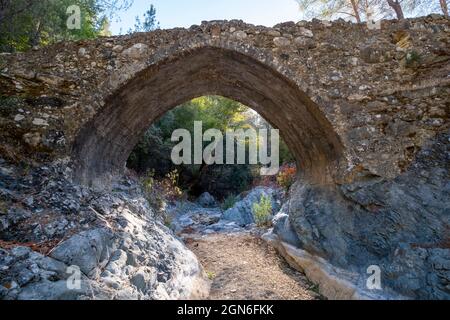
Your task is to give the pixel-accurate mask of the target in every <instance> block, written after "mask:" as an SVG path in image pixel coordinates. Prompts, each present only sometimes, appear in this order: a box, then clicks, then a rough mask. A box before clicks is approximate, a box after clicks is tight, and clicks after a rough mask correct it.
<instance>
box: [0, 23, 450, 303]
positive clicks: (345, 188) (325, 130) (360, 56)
mask: <svg viewBox="0 0 450 320" xmlns="http://www.w3.org/2000/svg"><path fill="white" fill-rule="evenodd" d="M449 32H450V24H449V20H448V19H446V18H444V17H440V16H432V17H424V18H418V19H410V20H406V21H403V22H395V21H383V22H382V24H381V29H379V30H370V29H368V28H367V26H366V25H364V24H352V23H349V22H344V21H336V22H323V21H317V20H314V21H312V22H299V23H293V22H288V23H282V24H279V25H276V26H274V27H273V28H267V27H262V26H254V25H249V24H245V23H243V22H242V21H212V22H204V23H202V24H201V25H195V26H192V27H191V28H189V29H172V30H157V31H154V32H150V33H141V34H134V35H127V36H119V37H110V38H100V39H97V40H92V41H80V42H67V43H60V44H57V45H53V46H50V47H46V48H42V49H38V50H34V51H31V52H28V53H17V54H1V55H0V70H1V74H0V86H1V91H0V93H1V97H0V99H1V100H0V107H1V109H0V128H1V131H0V135H1V137H0V139H1V141H2V143H1V149H0V150H1V154H2V156H3V157H4V158H7V159H10V160H11V161H15V160H17V159H22V160H24V159H25V160H26V161H29V162H31V163H33V164H34V165H39V164H43V163H48V162H53V161H56V160H59V159H68V160H69V166H70V167H71V168H72V170H73V171H72V172H73V178H74V179H75V180H76V181H78V182H80V183H83V184H86V185H93V186H97V187H99V186H104V185H108V184H109V182H110V181H111V180H113V179H114V177H116V176H117V175H120V173H121V172H122V170H123V169H124V164H125V161H126V159H127V157H128V155H129V153H130V152H131V150H132V148H133V147H134V145H135V143H136V142H137V141H138V139H139V138H140V136H141V135H142V134H143V132H144V131H145V130H146V129H147V128H148V127H149V125H150V124H151V123H152V122H153V121H155V120H156V119H157V118H159V117H160V116H161V115H163V114H164V113H165V112H166V111H168V110H170V109H171V108H173V107H175V106H177V105H179V104H181V103H183V102H185V101H187V100H189V99H191V98H194V97H198V96H202V95H209V94H215V95H222V96H226V97H229V98H232V99H234V100H237V101H240V102H242V103H244V104H246V105H248V106H250V107H252V108H253V109H255V110H256V111H258V112H259V113H260V114H261V115H263V116H264V117H265V118H266V119H267V120H268V121H270V122H271V123H272V124H273V125H274V126H275V127H278V128H279V129H280V132H281V134H282V136H283V137H284V139H285V141H286V142H287V143H288V145H289V147H290V149H291V150H292V151H293V153H294V154H295V157H296V159H297V161H298V165H299V166H300V168H301V175H300V176H299V180H300V181H299V183H298V184H297V185H296V187H295V188H294V190H293V191H292V195H291V201H290V203H289V209H288V211H289V213H290V215H289V218H288V219H287V220H286V221H285V223H284V224H283V225H280V226H278V227H277V228H275V229H276V230H275V233H274V235H273V237H272V241H273V243H274V245H276V246H278V248H279V249H280V251H281V252H282V253H283V254H285V255H286V256H290V257H291V258H292V256H293V255H295V254H294V253H293V251H292V250H294V249H293V248H295V250H297V249H298V250H299V251H298V252H304V254H308V257H306V256H303V258H302V259H303V260H302V259H300V258H298V254H299V253H298V252H297V260H295V259H294V260H295V261H296V262H295V263H297V264H298V266H299V268H303V269H307V267H305V261H310V260H311V259H312V260H314V261H316V263H317V261H319V260H317V259H323V261H326V262H327V263H330V265H331V266H333V269H332V270H334V271H329V272H328V273H327V272H325V275H324V274H321V275H320V276H317V274H316V277H318V281H319V280H320V279H319V278H321V277H322V278H326V279H328V282H327V283H328V285H329V286H330V288H328V289H326V288H325V289H324V290H325V291H326V290H329V291H330V290H331V291H333V290H335V289H336V288H335V287H336V286H338V287H339V286H341V285H330V283H331V282H332V281H331V280H330V279H334V278H333V277H334V276H336V274H338V275H337V278H342V277H344V278H345V279H346V280H345V285H343V286H344V287H346V288H347V289H346V290H349V291H348V292H350V293H348V292H347V293H348V296H352V295H355V294H356V293H355V292H359V291H358V290H359V289H357V288H362V287H363V286H364V285H363V284H362V282H361V281H359V280H358V281H359V282H358V281H353V280H354V279H353V278H351V277H350V279H348V277H347V276H342V274H343V273H342V272H340V271H336V270H350V271H349V272H355V273H361V272H363V273H364V272H365V270H366V268H367V266H368V265H379V266H380V267H381V269H382V271H383V272H384V275H385V279H386V281H385V283H386V287H387V288H389V290H391V291H392V292H395V293H399V294H401V295H404V296H408V297H435V298H442V297H446V298H448V297H449V272H450V271H449V269H448V268H449V267H448V266H449V265H450V262H449V259H450V258H449V257H450V254H449V247H448V243H449V242H448V241H449V232H448V231H449V229H448V228H449V211H448V210H449V207H450V205H449V171H448V165H449V158H448V157H449V154H448V145H449V135H448V127H449V122H448V115H449V101H450V100H449V92H450V90H449V83H450V78H449V72H450V63H449V57H450V50H449V48H450V46H449V42H450V37H449ZM289 248H290V249H289ZM288 249H289V250H288ZM305 259H306V260H305ZM308 259H309V260H308ZM315 259H316V260H315ZM291 260H292V259H291ZM320 261H322V260H320ZM312 277H314V275H312ZM322 280H323V279H322ZM330 281H331V282H330ZM319 282H320V281H319ZM341 287H342V286H341ZM389 290H388V291H389ZM363 291H364V290H363ZM389 292H390V291H389ZM331 295H332V294H331ZM344 296H345V295H344Z"/></svg>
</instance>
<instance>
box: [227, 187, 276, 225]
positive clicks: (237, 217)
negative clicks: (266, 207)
mask: <svg viewBox="0 0 450 320" xmlns="http://www.w3.org/2000/svg"><path fill="white" fill-rule="evenodd" d="M263 196H266V197H269V198H270V200H271V202H272V214H274V213H275V212H277V211H278V210H279V208H280V200H279V191H278V190H276V189H272V188H268V187H257V188H255V189H253V190H252V191H250V193H249V194H248V195H247V196H245V197H244V198H243V199H242V200H241V201H238V202H237V203H236V204H235V205H234V206H233V207H232V208H230V209H228V210H226V211H225V212H224V213H223V215H222V219H223V220H228V221H234V222H236V223H237V224H238V225H240V226H246V225H250V224H253V223H255V219H254V217H253V205H254V204H255V203H257V202H259V201H260V200H261V198H262V197H263Z"/></svg>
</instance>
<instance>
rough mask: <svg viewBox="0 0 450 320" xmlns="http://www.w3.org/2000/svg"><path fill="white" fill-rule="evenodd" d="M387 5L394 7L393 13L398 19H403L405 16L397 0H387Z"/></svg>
mask: <svg viewBox="0 0 450 320" xmlns="http://www.w3.org/2000/svg"><path fill="white" fill-rule="evenodd" d="M387 2H388V4H389V6H390V7H391V8H392V9H394V11H395V14H396V15H397V19H398V20H403V19H405V16H404V14H403V10H402V6H401V4H400V2H399V1H398V0H387Z"/></svg>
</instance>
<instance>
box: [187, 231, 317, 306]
mask: <svg viewBox="0 0 450 320" xmlns="http://www.w3.org/2000/svg"><path fill="white" fill-rule="evenodd" d="M185 240H186V244H187V246H188V247H189V248H190V249H191V250H192V251H193V252H194V253H195V254H196V255H197V257H198V258H199V260H200V261H201V263H202V265H203V267H204V268H205V270H206V272H207V274H208V277H209V278H210V279H211V280H212V286H211V293H210V296H209V299H210V300H278V299H280V300H314V299H321V296H320V295H319V294H317V293H316V292H315V287H314V285H313V284H312V283H310V282H309V281H308V280H307V279H306V277H305V276H304V275H303V274H301V273H300V272H297V271H296V270H293V269H292V268H290V267H289V265H288V264H287V263H286V262H285V261H284V260H283V259H282V258H281V257H280V256H279V255H278V254H277V253H276V251H275V250H274V249H273V248H271V247H270V246H268V245H267V244H266V243H265V242H264V241H263V240H261V239H260V238H259V237H258V236H256V235H252V234H246V233H238V234H213V235H208V236H204V237H203V238H201V239H198V238H190V239H185Z"/></svg>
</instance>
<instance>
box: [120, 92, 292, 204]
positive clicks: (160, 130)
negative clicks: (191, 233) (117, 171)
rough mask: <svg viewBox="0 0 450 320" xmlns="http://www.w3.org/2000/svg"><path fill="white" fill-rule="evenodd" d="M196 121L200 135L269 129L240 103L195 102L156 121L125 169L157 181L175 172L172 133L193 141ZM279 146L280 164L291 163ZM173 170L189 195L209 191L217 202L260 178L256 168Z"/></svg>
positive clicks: (186, 167)
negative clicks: (200, 127)
mask: <svg viewBox="0 0 450 320" xmlns="http://www.w3.org/2000/svg"><path fill="white" fill-rule="evenodd" d="M195 121H201V122H202V125H203V131H206V130H208V129H212V128H215V129H218V130H220V131H222V133H225V132H226V131H227V130H238V129H244V130H245V129H248V128H255V129H258V128H271V127H270V125H269V124H268V123H267V122H266V121H264V120H263V119H262V118H261V117H260V116H259V115H257V114H256V113H255V112H253V111H252V110H250V109H249V108H247V107H245V106H244V105H242V104H241V103H239V102H236V101H233V100H230V99H227V98H224V97H220V96H204V97H200V98H196V99H193V100H192V101H189V102H187V103H185V104H183V105H181V106H179V107H176V108H175V109H173V110H171V111H169V112H167V113H166V114H165V115H164V116H163V117H162V118H161V119H160V120H159V121H157V122H156V123H155V124H154V125H153V126H152V127H151V128H150V129H149V130H148V131H147V133H146V134H145V135H144V137H143V138H142V139H141V141H140V142H139V143H138V144H137V146H136V147H135V149H134V150H133V152H132V153H131V155H130V157H129V159H128V163H127V166H128V167H129V168H131V169H133V170H135V171H136V172H137V173H138V174H142V173H145V172H146V171H147V170H148V169H154V171H155V175H156V177H159V178H162V177H164V176H165V175H166V174H167V173H168V172H170V171H172V170H174V169H175V166H174V165H173V163H172V161H171V151H172V148H173V147H174V146H175V145H176V144H177V142H172V141H171V137H172V133H173V131H174V130H176V129H186V130H188V131H189V132H190V133H191V136H192V137H193V136H194V122H195ZM192 142H193V141H192ZM280 142H281V144H280V160H281V161H282V162H291V161H292V159H293V157H292V154H291V153H290V152H289V149H288V147H287V146H286V144H285V143H284V142H283V141H282V140H281V141H280ZM246 143H247V144H248V143H249V141H248V140H247V141H246ZM207 144H209V142H205V143H204V146H206V145H207ZM247 152H248V148H247ZM235 156H237V153H236V154H235ZM176 168H177V169H178V170H179V173H180V177H179V178H180V179H179V182H180V184H181V186H182V188H183V189H185V190H187V191H188V192H189V194H191V195H199V194H201V193H203V192H204V191H208V192H210V193H211V194H212V195H214V196H215V197H216V198H218V199H223V198H225V197H226V196H227V195H229V194H239V193H241V192H243V191H245V190H247V189H248V188H249V187H250V186H251V185H252V183H253V181H254V179H255V177H257V176H258V175H259V170H258V169H259V166H257V165H206V164H202V165H181V166H177V167H176ZM274 178H275V177H274Z"/></svg>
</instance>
